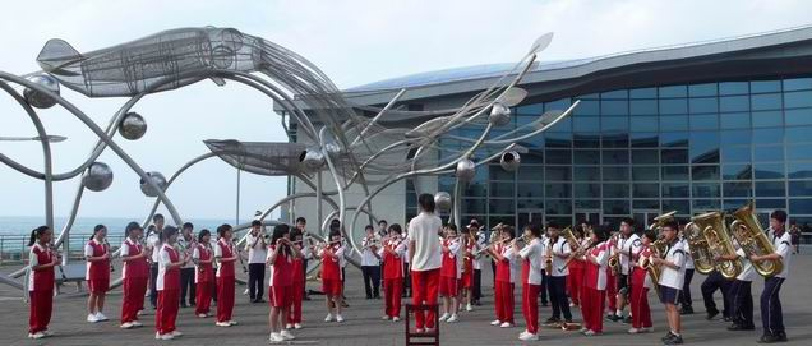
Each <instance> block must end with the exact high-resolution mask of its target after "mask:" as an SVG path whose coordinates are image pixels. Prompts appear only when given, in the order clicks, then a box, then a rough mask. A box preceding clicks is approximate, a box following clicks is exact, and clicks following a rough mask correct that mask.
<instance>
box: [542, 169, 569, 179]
mask: <svg viewBox="0 0 812 346" xmlns="http://www.w3.org/2000/svg"><path fill="white" fill-rule="evenodd" d="M544 174H545V177H546V178H547V181H569V180H571V177H572V172H571V170H570V167H561V166H545V167H544Z"/></svg>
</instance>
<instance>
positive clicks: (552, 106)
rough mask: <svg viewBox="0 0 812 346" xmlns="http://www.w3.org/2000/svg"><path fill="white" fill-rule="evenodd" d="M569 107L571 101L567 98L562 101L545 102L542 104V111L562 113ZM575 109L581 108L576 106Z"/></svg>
mask: <svg viewBox="0 0 812 346" xmlns="http://www.w3.org/2000/svg"><path fill="white" fill-rule="evenodd" d="M570 106H572V101H570V99H569V98H564V99H560V100H555V101H552V102H546V103H545V104H544V111H545V112H546V111H550V110H560V111H563V110H565V109H567V108H570ZM577 108H581V106H580V105H578V107H577ZM536 114H540V113H536Z"/></svg>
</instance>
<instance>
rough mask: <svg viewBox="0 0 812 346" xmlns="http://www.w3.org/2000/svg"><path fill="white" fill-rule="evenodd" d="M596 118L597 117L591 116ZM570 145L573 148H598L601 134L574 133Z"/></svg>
mask: <svg viewBox="0 0 812 346" xmlns="http://www.w3.org/2000/svg"><path fill="white" fill-rule="evenodd" d="M593 119H595V120H598V119H597V118H593ZM572 145H573V146H574V147H575V148H600V146H601V135H600V134H598V133H596V134H588V135H587V134H578V133H576V134H574V135H573V143H572Z"/></svg>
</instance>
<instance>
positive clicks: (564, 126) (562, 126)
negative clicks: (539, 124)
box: [547, 117, 572, 132]
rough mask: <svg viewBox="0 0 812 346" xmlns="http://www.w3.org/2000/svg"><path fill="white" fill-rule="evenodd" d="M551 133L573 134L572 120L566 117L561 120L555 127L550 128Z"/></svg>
mask: <svg viewBox="0 0 812 346" xmlns="http://www.w3.org/2000/svg"><path fill="white" fill-rule="evenodd" d="M547 131H550V132H572V118H570V117H566V118H564V119H561V120H559V121H558V122H557V123H555V125H553V126H552V127H550V129H549V130H547Z"/></svg>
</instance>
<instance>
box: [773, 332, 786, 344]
mask: <svg viewBox="0 0 812 346" xmlns="http://www.w3.org/2000/svg"><path fill="white" fill-rule="evenodd" d="M775 341H777V342H787V341H789V339H787V334H784V333H781V334H778V335H777V336H776V337H775Z"/></svg>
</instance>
